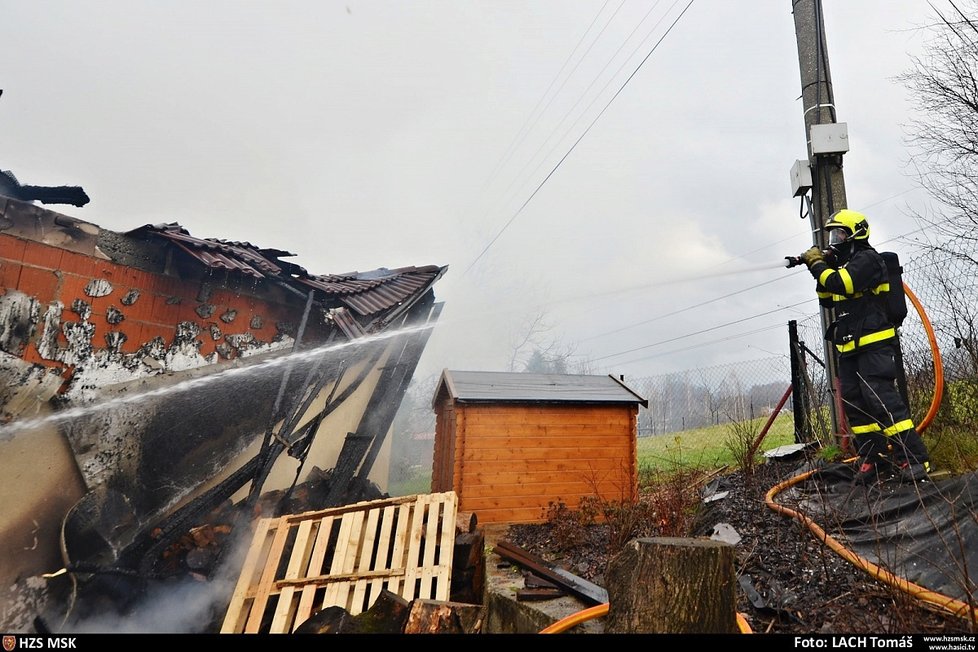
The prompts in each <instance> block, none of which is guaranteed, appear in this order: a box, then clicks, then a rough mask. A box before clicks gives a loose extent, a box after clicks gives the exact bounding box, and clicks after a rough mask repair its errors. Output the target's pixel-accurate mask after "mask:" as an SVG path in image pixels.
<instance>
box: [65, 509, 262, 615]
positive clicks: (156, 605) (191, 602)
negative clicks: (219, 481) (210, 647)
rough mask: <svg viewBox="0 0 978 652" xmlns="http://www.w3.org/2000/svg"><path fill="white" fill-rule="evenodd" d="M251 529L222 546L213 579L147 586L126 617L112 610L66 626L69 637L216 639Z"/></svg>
mask: <svg viewBox="0 0 978 652" xmlns="http://www.w3.org/2000/svg"><path fill="white" fill-rule="evenodd" d="M251 536H252V531H251V528H249V527H243V528H241V532H240V533H238V534H236V535H232V536H231V538H229V539H228V540H227V542H226V543H225V547H226V549H225V556H224V559H223V561H222V563H221V565H220V567H219V568H217V569H215V571H214V573H213V576H212V577H210V578H203V577H200V576H195V575H188V576H181V577H180V578H175V579H172V580H163V581H155V582H153V583H151V584H150V585H149V586H148V587H147V589H146V591H145V593H144V594H143V595H142V596H141V597H140V599H139V600H138V602H137V603H136V604H135V606H133V607H132V608H130V609H127V610H126V611H125V613H118V612H117V611H114V610H113V609H111V608H107V609H104V610H103V612H102V613H98V614H96V615H92V616H89V617H87V618H84V619H80V620H77V621H75V622H69V623H67V624H66V625H65V626H64V627H63V628H62V632H63V633H70V634H208V633H218V632H219V631H220V628H221V625H222V623H223V620H224V616H225V614H226V612H227V608H228V604H229V602H230V600H231V594H232V593H233V591H234V587H235V585H236V583H237V580H238V575H239V574H240V572H241V567H242V564H243V562H244V558H245V555H246V553H247V550H248V547H249V545H250V543H251Z"/></svg>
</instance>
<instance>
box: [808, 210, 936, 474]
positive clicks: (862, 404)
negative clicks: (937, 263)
mask: <svg viewBox="0 0 978 652" xmlns="http://www.w3.org/2000/svg"><path fill="white" fill-rule="evenodd" d="M825 229H826V232H827V237H828V249H826V250H825V251H824V252H823V251H821V250H820V249H819V248H818V247H812V248H811V249H809V250H808V251H806V252H805V253H803V254H801V256H800V258H801V260H802V261H803V262H804V263H805V264H806V265H807V266H808V270H809V272H811V274H812V276H813V277H814V278H815V282H816V283H815V291H816V294H817V295H818V300H819V303H820V304H821V305H822V306H823V307H826V308H835V321H834V322H832V324H831V325H830V326H829V327H828V329H826V333H825V339H827V340H828V341H830V342H832V343H833V344H834V345H835V348H836V351H837V352H838V359H839V381H840V383H841V385H842V403H843V408H844V410H845V416H846V419H847V420H848V422H849V428H850V431H851V432H852V435H853V438H854V440H855V447H856V452H857V454H858V455H859V456H860V461H861V464H860V466H859V469H858V470H857V471H856V474H855V476H854V481H855V482H856V483H858V484H867V483H870V482H874V481H875V480H877V479H879V478H880V476H881V475H883V474H884V473H888V472H890V471H896V472H897V474H898V477H899V478H900V480H902V481H904V482H916V481H919V480H925V479H927V474H928V473H929V472H930V462H929V455H928V452H927V447H926V446H925V444H924V441H923V439H922V438H921V437H920V434H919V433H918V432H917V430H916V429H915V427H914V422H913V419H911V417H910V411H909V409H908V407H907V404H906V402H905V401H904V400H903V395H902V394H901V393H900V391H899V389H898V387H897V383H896V378H897V366H896V365H897V355H896V354H897V349H896V348H895V347H896V346H897V345H898V340H897V332H896V327H895V326H894V324H893V322H892V321H891V320H890V318H889V317H888V316H887V310H886V296H885V293H886V292H887V291H889V290H890V289H891V288H890V287H889V283H888V273H887V268H886V262H885V261H884V259H883V257H882V256H881V255H880V254H879V252H877V251H876V250H875V249H874V248H873V247H872V246H871V245H870V244H869V222H868V221H867V220H866V216H865V215H863V214H862V213H857V212H856V211H851V210H848V209H844V210H840V211H837V212H835V213H833V214H832V216H831V217H830V218H829V221H828V222H827V223H826V225H825ZM892 289H893V290H894V291H902V288H892Z"/></svg>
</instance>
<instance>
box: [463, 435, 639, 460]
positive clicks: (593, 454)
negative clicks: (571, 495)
mask: <svg viewBox="0 0 978 652" xmlns="http://www.w3.org/2000/svg"><path fill="white" fill-rule="evenodd" d="M591 443H592V444H593V443H594V442H593V441H592V442H591ZM631 455H632V452H631V447H629V446H613V445H611V444H610V443H609V445H607V446H595V447H593V448H588V447H577V448H572V447H564V446H553V447H550V448H525V447H520V446H514V447H499V448H475V447H469V449H468V450H467V451H466V453H465V457H464V458H462V459H463V460H464V464H465V465H468V464H470V463H472V462H500V461H503V462H506V463H510V462H513V461H526V462H533V463H539V464H543V465H545V464H547V463H551V464H557V463H560V462H575V461H578V460H582V461H585V460H611V461H613V462H615V463H617V462H619V461H622V460H629V459H631Z"/></svg>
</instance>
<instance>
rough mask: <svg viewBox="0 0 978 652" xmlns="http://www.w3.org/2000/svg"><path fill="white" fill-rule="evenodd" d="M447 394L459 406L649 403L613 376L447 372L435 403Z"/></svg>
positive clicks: (444, 373) (436, 390)
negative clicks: (468, 404) (484, 404)
mask: <svg viewBox="0 0 978 652" xmlns="http://www.w3.org/2000/svg"><path fill="white" fill-rule="evenodd" d="M445 393H447V395H448V396H449V397H451V398H452V400H454V401H456V402H459V403H604V404H608V403H637V404H639V405H642V406H643V407H648V405H649V402H648V400H646V399H644V398H642V397H641V396H639V395H638V394H636V393H635V392H634V391H632V390H631V389H629V388H628V387H627V386H626V385H625V383H623V382H622V381H620V380H618V379H617V378H615V377H614V376H585V375H572V374H530V373H515V372H503V371H456V370H450V369H445V370H444V371H443V372H442V374H441V379H440V380H439V381H438V387H437V388H436V389H435V395H434V402H435V403H437V401H438V400H439V397H440V396H441V395H442V394H445Z"/></svg>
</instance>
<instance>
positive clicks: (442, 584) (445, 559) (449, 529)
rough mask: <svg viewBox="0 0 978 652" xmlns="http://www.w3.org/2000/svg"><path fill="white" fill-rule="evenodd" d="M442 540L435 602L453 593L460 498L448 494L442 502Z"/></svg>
mask: <svg viewBox="0 0 978 652" xmlns="http://www.w3.org/2000/svg"><path fill="white" fill-rule="evenodd" d="M442 505H443V508H442V517H441V524H442V525H441V540H440V541H439V545H438V562H437V563H438V569H437V571H438V572H437V578H438V584H437V587H436V592H435V595H434V598H435V600H443V601H444V600H448V599H449V597H451V591H452V562H453V558H454V555H455V529H456V522H457V521H456V519H457V517H458V496H457V495H456V494H454V493H450V494H446V495H445V496H444V498H443V501H442Z"/></svg>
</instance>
